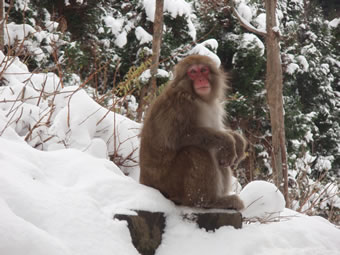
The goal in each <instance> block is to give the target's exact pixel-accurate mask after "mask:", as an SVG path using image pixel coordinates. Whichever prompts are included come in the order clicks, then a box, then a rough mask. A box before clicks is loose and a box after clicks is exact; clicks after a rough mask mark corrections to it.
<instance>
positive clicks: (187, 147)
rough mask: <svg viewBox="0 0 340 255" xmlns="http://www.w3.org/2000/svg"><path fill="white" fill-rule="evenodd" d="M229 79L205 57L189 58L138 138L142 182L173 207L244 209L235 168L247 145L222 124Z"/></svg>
mask: <svg viewBox="0 0 340 255" xmlns="http://www.w3.org/2000/svg"><path fill="white" fill-rule="evenodd" d="M227 89H228V85H227V75H226V73H225V72H223V71H222V70H221V69H220V68H218V67H217V65H216V64H215V62H214V61H213V60H212V59H211V58H210V57H207V56H201V55H191V56H188V57H186V58H184V59H183V60H182V61H180V62H179V63H178V64H177V65H176V66H175V68H174V78H173V80H172V81H170V82H169V83H168V84H167V85H166V87H165V88H164V90H163V92H162V93H161V94H160V95H159V96H158V97H157V98H156V99H155V101H154V102H153V103H152V104H151V106H150V107H149V109H148V112H147V114H146V117H145V119H144V123H143V126H142V130H141V134H140V154H139V155H140V159H139V160H140V183H141V184H145V185H147V186H150V187H153V188H155V189H158V190H159V191H160V192H161V193H162V194H163V195H164V196H165V197H167V198H168V199H170V200H172V201H173V202H175V204H179V205H183V206H189V207H197V208H219V209H236V210H242V209H243V208H244V204H243V202H242V200H241V199H240V198H239V196H238V195H236V194H230V192H231V178H232V173H231V167H232V166H234V165H237V164H238V163H239V162H240V161H241V160H242V159H243V158H244V157H245V149H246V144H247V143H246V140H245V138H243V136H242V135H241V134H238V133H237V132H235V131H232V130H230V129H229V128H227V126H226V125H225V124H224V119H225V110H224V104H223V101H224V97H225V93H226V90H227Z"/></svg>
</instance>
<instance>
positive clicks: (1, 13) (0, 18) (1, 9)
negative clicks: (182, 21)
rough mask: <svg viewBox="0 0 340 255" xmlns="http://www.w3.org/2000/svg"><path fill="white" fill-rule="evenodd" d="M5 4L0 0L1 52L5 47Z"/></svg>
mask: <svg viewBox="0 0 340 255" xmlns="http://www.w3.org/2000/svg"><path fill="white" fill-rule="evenodd" d="M4 28H5V4H4V0H0V50H1V51H2V52H3V51H4V48H5V38H4V35H5V32H4Z"/></svg>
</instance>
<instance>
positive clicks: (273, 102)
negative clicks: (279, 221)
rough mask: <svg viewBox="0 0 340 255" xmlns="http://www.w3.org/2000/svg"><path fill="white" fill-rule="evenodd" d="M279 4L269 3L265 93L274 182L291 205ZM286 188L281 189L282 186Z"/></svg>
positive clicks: (272, 0) (267, 2)
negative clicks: (278, 25) (269, 123)
mask: <svg viewBox="0 0 340 255" xmlns="http://www.w3.org/2000/svg"><path fill="white" fill-rule="evenodd" d="M276 3H277V1H276V0H266V1H265V5H266V23H267V25H266V30H267V36H266V48H267V73H266V89H267V101H268V106H269V111H270V122H271V129H272V167H273V179H274V183H275V184H276V186H277V187H279V188H280V189H281V191H282V192H283V194H284V196H285V199H286V203H287V204H288V203H289V202H288V172H287V162H286V161H287V156H286V145H285V141H286V139H285V128H284V110H283V95H282V68H281V58H280V46H279V37H280V36H279V32H278V31H276V26H277V24H276V13H275V11H276ZM283 181H284V185H283V187H282V185H281V184H282V182H283Z"/></svg>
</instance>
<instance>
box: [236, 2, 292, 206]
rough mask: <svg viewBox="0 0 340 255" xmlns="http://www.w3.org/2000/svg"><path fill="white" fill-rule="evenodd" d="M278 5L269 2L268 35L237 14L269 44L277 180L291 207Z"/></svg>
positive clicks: (269, 94) (269, 93) (268, 83)
mask: <svg viewBox="0 0 340 255" xmlns="http://www.w3.org/2000/svg"><path fill="white" fill-rule="evenodd" d="M276 5H277V0H265V7H266V31H261V30H258V29H256V28H254V27H253V26H252V25H251V24H249V23H248V22H246V21H245V20H244V19H242V17H241V16H240V15H239V14H238V12H237V10H236V9H235V8H233V11H234V14H235V16H236V17H237V18H238V20H239V21H240V24H241V26H242V27H244V28H246V29H247V30H249V31H251V32H253V33H256V34H258V35H260V36H264V37H265V40H266V52H267V71H266V90H267V103H268V107H269V112H270V122H271V130H272V168H273V180H274V183H275V184H276V186H277V187H279V188H280V189H281V190H282V191H283V193H284V196H285V199H286V203H287V205H289V198H288V170H287V155H286V153H287V152H286V137H285V124H284V109H283V93H282V87H283V78H282V67H281V57H280V46H279V41H280V33H279V29H278V27H277V24H276ZM282 183H283V186H282Z"/></svg>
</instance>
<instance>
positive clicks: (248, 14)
mask: <svg viewBox="0 0 340 255" xmlns="http://www.w3.org/2000/svg"><path fill="white" fill-rule="evenodd" d="M237 11H238V13H239V14H240V15H241V17H243V18H244V19H245V20H246V21H248V22H249V23H250V21H251V20H252V18H253V13H252V11H251V9H250V7H249V6H248V5H246V4H245V3H240V4H239V5H238V6H237Z"/></svg>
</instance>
